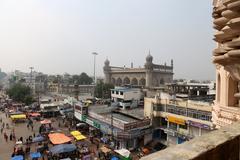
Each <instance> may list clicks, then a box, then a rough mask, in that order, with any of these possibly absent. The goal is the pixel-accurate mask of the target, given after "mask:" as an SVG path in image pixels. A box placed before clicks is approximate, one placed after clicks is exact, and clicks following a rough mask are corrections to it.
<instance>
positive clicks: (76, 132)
mask: <svg viewBox="0 0 240 160" xmlns="http://www.w3.org/2000/svg"><path fill="white" fill-rule="evenodd" d="M71 135H73V136H77V135H81V132H79V131H72V132H71Z"/></svg>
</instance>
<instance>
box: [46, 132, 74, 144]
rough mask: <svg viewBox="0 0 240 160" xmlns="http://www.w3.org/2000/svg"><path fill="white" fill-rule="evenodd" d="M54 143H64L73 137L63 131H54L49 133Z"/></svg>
mask: <svg viewBox="0 0 240 160" xmlns="http://www.w3.org/2000/svg"><path fill="white" fill-rule="evenodd" d="M48 137H49V139H50V141H51V142H52V144H63V143H67V142H70V141H71V138H69V137H68V136H66V135H65V134H63V133H52V134H49V135H48Z"/></svg>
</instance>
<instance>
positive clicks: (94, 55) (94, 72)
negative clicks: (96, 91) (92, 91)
mask: <svg viewBox="0 0 240 160" xmlns="http://www.w3.org/2000/svg"><path fill="white" fill-rule="evenodd" d="M92 54H93V57H94V67H93V76H94V84H95V85H96V83H97V79H96V56H97V55H98V53H96V52H93V53H92Z"/></svg>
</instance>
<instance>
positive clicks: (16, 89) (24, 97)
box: [7, 83, 33, 105]
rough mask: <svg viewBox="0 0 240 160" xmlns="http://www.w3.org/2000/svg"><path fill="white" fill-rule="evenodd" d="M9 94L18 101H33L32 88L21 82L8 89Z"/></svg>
mask: <svg viewBox="0 0 240 160" xmlns="http://www.w3.org/2000/svg"><path fill="white" fill-rule="evenodd" d="M7 94H8V95H9V97H10V98H11V99H13V100H14V101H17V102H22V103H25V104H26V105H29V104H31V103H32V102H33V96H32V94H31V88H30V87H28V86H25V85H23V84H21V83H16V84H14V85H12V86H11V87H10V88H9V89H8V90H7Z"/></svg>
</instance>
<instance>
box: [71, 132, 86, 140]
mask: <svg viewBox="0 0 240 160" xmlns="http://www.w3.org/2000/svg"><path fill="white" fill-rule="evenodd" d="M71 135H73V137H74V138H75V139H76V140H78V141H80V140H83V139H86V138H87V137H85V136H84V135H82V134H81V132H79V131H72V132H71Z"/></svg>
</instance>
